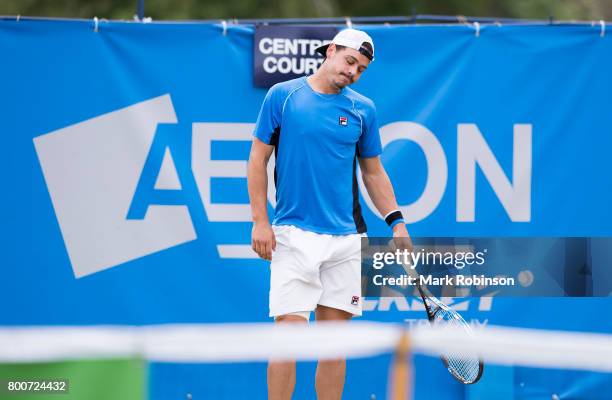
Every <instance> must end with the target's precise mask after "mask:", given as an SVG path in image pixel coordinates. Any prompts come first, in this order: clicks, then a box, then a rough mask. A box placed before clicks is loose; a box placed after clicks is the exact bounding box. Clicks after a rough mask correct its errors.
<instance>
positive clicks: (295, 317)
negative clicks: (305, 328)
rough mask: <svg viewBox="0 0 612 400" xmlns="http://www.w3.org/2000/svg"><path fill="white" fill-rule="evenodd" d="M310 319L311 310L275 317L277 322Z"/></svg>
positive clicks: (305, 320) (297, 321)
mask: <svg viewBox="0 0 612 400" xmlns="http://www.w3.org/2000/svg"><path fill="white" fill-rule="evenodd" d="M309 319H310V311H299V312H294V313H289V314H285V315H279V316H276V317H274V322H276V323H307V322H308V320H309Z"/></svg>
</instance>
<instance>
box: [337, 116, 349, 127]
mask: <svg viewBox="0 0 612 400" xmlns="http://www.w3.org/2000/svg"><path fill="white" fill-rule="evenodd" d="M338 122H339V123H340V125H342V126H348V118H347V117H340V120H339V121H338Z"/></svg>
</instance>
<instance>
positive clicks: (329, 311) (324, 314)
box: [315, 304, 353, 321]
mask: <svg viewBox="0 0 612 400" xmlns="http://www.w3.org/2000/svg"><path fill="white" fill-rule="evenodd" d="M315 314H316V318H317V321H347V320H349V319H351V318H352V317H353V314H351V313H350V312H347V311H344V310H339V309H337V308H332V307H328V306H322V305H320V304H319V305H318V306H317V309H316V310H315Z"/></svg>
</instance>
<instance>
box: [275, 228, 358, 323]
mask: <svg viewBox="0 0 612 400" xmlns="http://www.w3.org/2000/svg"><path fill="white" fill-rule="evenodd" d="M272 229H273V230H274V234H275V236H276V250H275V251H274V252H273V253H272V263H271V264H270V272H271V273H270V317H277V316H280V315H286V314H289V313H294V312H299V311H313V310H314V309H315V308H316V307H317V305H319V304H320V305H322V306H327V307H332V308H336V309H339V310H344V311H347V312H349V313H351V314H353V315H356V316H359V315H361V307H362V299H361V237H362V236H365V234H351V235H327V234H319V233H315V232H310V231H305V230H302V229H300V228H297V227H295V226H290V225H278V226H276V225H275V226H273V227H272Z"/></svg>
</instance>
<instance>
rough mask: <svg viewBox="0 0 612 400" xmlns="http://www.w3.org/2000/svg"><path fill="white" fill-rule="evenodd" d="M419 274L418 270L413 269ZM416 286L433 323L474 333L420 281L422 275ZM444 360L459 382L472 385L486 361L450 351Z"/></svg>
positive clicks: (459, 316)
mask: <svg viewBox="0 0 612 400" xmlns="http://www.w3.org/2000/svg"><path fill="white" fill-rule="evenodd" d="M412 271H413V273H414V274H415V275H417V276H418V274H417V273H416V271H414V270H412ZM416 286H417V289H418V290H419V294H420V295H421V299H423V304H424V305H425V311H426V312H427V318H428V319H429V322H430V323H431V324H432V325H441V324H443V325H444V326H453V327H455V326H456V327H460V328H462V329H463V330H464V331H465V332H466V333H468V334H472V329H471V328H470V325H469V324H468V323H467V322H466V321H465V319H463V317H462V316H461V315H459V313H458V312H457V311H455V310H453V309H452V308H450V307H449V306H447V305H446V304H444V303H443V302H441V301H440V300H438V299H437V298H436V297H435V296H434V295H433V294H431V292H430V291H429V289H427V287H424V286H423V285H421V283H420V277H417V279H416ZM440 358H441V359H442V362H443V363H444V366H445V367H446V369H448V372H450V374H451V375H452V376H453V377H454V378H455V379H457V380H458V381H459V382H461V383H463V384H466V385H470V384H473V383H476V382H478V380H479V379H480V377H481V376H482V372H483V370H484V363H483V362H482V360H481V359H480V358H478V357H477V356H476V355H474V354H470V353H461V352H457V353H448V354H442V355H440Z"/></svg>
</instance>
